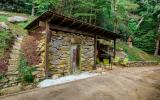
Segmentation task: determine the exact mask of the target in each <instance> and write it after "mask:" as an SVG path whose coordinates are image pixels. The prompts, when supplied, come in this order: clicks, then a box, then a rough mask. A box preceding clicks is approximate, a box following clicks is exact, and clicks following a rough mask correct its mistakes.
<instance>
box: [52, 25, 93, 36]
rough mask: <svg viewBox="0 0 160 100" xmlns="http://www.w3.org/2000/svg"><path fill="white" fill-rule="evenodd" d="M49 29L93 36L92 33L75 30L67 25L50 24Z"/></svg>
mask: <svg viewBox="0 0 160 100" xmlns="http://www.w3.org/2000/svg"><path fill="white" fill-rule="evenodd" d="M50 29H51V30H59V31H64V32H69V33H74V34H76V33H77V34H82V35H85V36H90V37H94V35H93V34H87V33H85V32H83V31H78V30H75V29H71V28H67V27H61V26H56V25H54V26H53V25H51V26H50Z"/></svg>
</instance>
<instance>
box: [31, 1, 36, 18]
mask: <svg viewBox="0 0 160 100" xmlns="http://www.w3.org/2000/svg"><path fill="white" fill-rule="evenodd" d="M34 15H35V4H34V3H32V14H31V16H34Z"/></svg>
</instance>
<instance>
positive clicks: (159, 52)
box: [158, 41, 160, 55]
mask: <svg viewBox="0 0 160 100" xmlns="http://www.w3.org/2000/svg"><path fill="white" fill-rule="evenodd" d="M158 47H159V48H158V55H160V41H159V46H158Z"/></svg>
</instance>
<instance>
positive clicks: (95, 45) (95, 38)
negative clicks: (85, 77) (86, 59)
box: [93, 35, 97, 69]
mask: <svg viewBox="0 0 160 100" xmlns="http://www.w3.org/2000/svg"><path fill="white" fill-rule="evenodd" d="M96 59H97V36H96V35H95V36H94V67H93V69H96Z"/></svg>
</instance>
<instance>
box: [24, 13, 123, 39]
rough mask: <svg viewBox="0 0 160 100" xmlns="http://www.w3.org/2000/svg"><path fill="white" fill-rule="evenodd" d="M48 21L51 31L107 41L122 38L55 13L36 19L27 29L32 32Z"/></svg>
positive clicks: (44, 14) (45, 14)
mask: <svg viewBox="0 0 160 100" xmlns="http://www.w3.org/2000/svg"><path fill="white" fill-rule="evenodd" d="M48 20H49V22H48V23H49V25H50V28H51V30H61V31H69V32H72V33H78V34H81V33H86V34H87V35H90V36H94V35H97V36H98V37H101V38H106V39H116V38H121V37H122V36H121V35H119V34H117V33H114V32H110V31H107V30H105V29H103V28H101V27H98V26H95V25H92V24H89V23H86V22H82V21H79V20H77V19H74V18H69V17H65V16H63V15H60V14H57V13H55V12H53V11H47V12H45V13H43V14H42V15H41V16H39V17H38V18H37V19H35V20H34V21H32V22H31V23H30V24H29V25H27V26H26V27H25V29H28V30H30V29H31V28H33V27H35V26H38V25H39V21H48Z"/></svg>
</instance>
